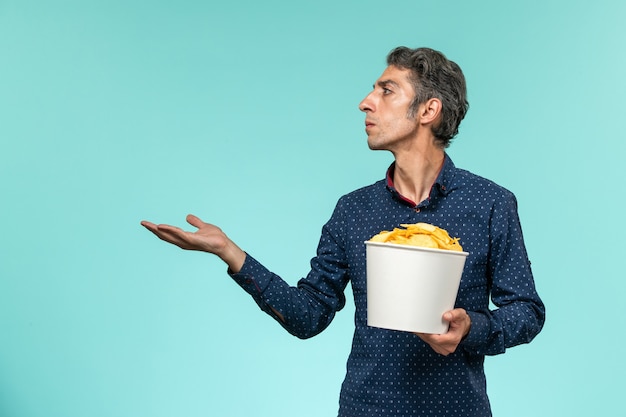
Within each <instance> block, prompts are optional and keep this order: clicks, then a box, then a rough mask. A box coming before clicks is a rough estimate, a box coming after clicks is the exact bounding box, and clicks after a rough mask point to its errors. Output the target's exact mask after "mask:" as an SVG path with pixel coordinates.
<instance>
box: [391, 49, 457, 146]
mask: <svg viewBox="0 0 626 417" xmlns="http://www.w3.org/2000/svg"><path fill="white" fill-rule="evenodd" d="M387 65H389V66H394V67H398V68H402V69H408V70H409V71H411V77H410V80H411V82H412V83H413V87H414V89H415V98H414V99H413V102H412V103H411V105H410V107H409V116H410V117H415V113H416V112H417V109H418V107H419V105H420V104H422V103H425V102H426V101H428V100H429V99H431V98H437V99H439V100H441V103H442V112H441V121H440V122H439V123H438V125H437V126H433V134H434V135H435V138H436V140H437V141H438V142H439V144H440V145H441V147H443V148H447V147H448V146H449V145H450V141H451V140H452V138H453V137H454V136H456V134H457V133H458V132H459V125H460V124H461V120H463V118H464V117H465V113H467V109H468V108H469V103H468V102H467V90H466V85H465V76H464V75H463V72H462V71H461V68H460V67H459V66H458V65H457V64H456V63H455V62H453V61H450V60H449V59H448V58H446V56H445V55H444V54H442V53H441V52H439V51H435V50H434V49H430V48H416V49H410V48H407V47H405V46H400V47H397V48H395V49H394V50H392V51H391V52H390V53H389V55H387Z"/></svg>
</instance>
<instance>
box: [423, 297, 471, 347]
mask: <svg viewBox="0 0 626 417" xmlns="http://www.w3.org/2000/svg"><path fill="white" fill-rule="evenodd" d="M443 319H444V320H445V321H447V322H449V323H450V327H449V328H448V333H444V334H428V333H415V334H416V335H417V336H419V337H420V339H422V340H423V341H424V342H426V343H428V344H429V345H430V347H431V348H433V350H434V351H435V352H437V353H439V354H440V355H444V356H448V355H449V354H451V353H454V351H456V348H457V347H458V346H459V343H461V340H462V339H463V338H464V337H465V336H466V335H467V334H468V333H469V331H470V327H471V325H472V321H471V320H470V316H469V315H468V314H467V312H466V311H465V310H464V309H462V308H455V309H454V310H450V311H447V312H445V313H444V314H443Z"/></svg>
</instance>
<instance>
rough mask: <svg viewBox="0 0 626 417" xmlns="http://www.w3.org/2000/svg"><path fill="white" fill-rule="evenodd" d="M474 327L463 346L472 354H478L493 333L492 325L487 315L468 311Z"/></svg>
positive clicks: (471, 328) (464, 340)
mask: <svg viewBox="0 0 626 417" xmlns="http://www.w3.org/2000/svg"><path fill="white" fill-rule="evenodd" d="M467 314H468V315H469V316H470V320H471V321H472V325H471V327H470V331H469V333H468V334H467V336H465V338H464V339H463V342H461V343H462V346H463V348H465V349H466V350H468V351H470V352H476V351H478V350H479V349H480V348H481V347H483V346H484V345H485V342H486V341H487V340H488V339H489V334H490V331H491V323H490V322H489V317H487V316H486V315H485V314H482V313H479V312H476V311H468V312H467Z"/></svg>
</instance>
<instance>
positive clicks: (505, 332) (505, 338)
mask: <svg viewBox="0 0 626 417" xmlns="http://www.w3.org/2000/svg"><path fill="white" fill-rule="evenodd" d="M393 168H394V167H393V165H392V167H390V171H389V172H388V176H387V180H381V181H378V182H376V183H375V184H372V185H370V186H368V187H364V188H362V189H359V190H356V191H354V192H352V193H350V194H348V195H346V196H343V197H342V198H341V199H340V200H339V202H338V203H337V206H336V208H335V210H334V212H333V215H332V217H331V219H330V220H329V221H328V223H327V224H326V225H324V227H323V229H322V236H321V239H320V242H319V246H318V252H317V256H316V257H315V258H313V259H312V261H311V272H310V273H309V274H308V275H307V277H306V278H304V279H301V280H300V281H299V282H298V285H297V286H296V287H291V286H289V285H288V284H287V283H286V282H285V281H284V280H282V279H281V278H280V277H278V276H277V275H275V274H273V273H271V272H270V271H269V270H267V269H266V268H265V267H264V266H262V265H261V264H260V263H259V262H257V261H256V260H255V259H254V258H253V257H252V256H250V255H248V256H247V258H246V262H245V264H244V266H243V268H242V270H241V271H240V273H238V274H233V275H232V277H233V279H234V280H235V281H236V282H237V283H238V284H239V285H241V286H242V288H244V290H246V291H247V292H248V293H249V294H251V295H252V296H253V298H254V299H255V301H256V302H257V304H258V305H259V307H261V309H262V310H264V311H266V312H267V313H268V314H270V315H271V316H273V317H275V318H277V316H276V314H275V313H274V312H273V311H272V309H271V308H270V307H269V306H270V305H271V306H272V307H273V308H274V309H275V310H276V311H278V312H280V314H281V315H282V316H283V317H284V319H285V322H281V321H280V320H278V321H279V322H280V323H281V325H282V326H283V327H284V328H285V329H287V330H288V331H289V332H290V333H292V334H293V335H295V336H297V337H300V338H307V337H312V336H314V335H316V334H318V333H319V332H321V331H322V330H324V329H325V328H326V327H327V326H328V325H329V324H330V322H331V320H332V319H333V317H334V314H335V312H337V311H339V310H341V309H342V308H343V306H344V305H345V302H346V300H345V295H344V291H345V288H346V286H347V285H348V283H350V284H351V287H352V293H353V296H354V303H355V306H356V312H355V332H354V338H353V344H352V351H351V353H350V356H349V358H348V363H347V373H346V377H345V380H344V382H343V385H342V389H341V394H340V401H339V403H340V408H339V416H345V417H348V416H359V417H363V416H376V417H382V416H426V415H428V416H433V415H434V416H443V415H446V416H459V417H461V416H462V417H473V416H476V417H479V416H480V417H482V416H490V415H491V411H490V406H489V400H488V398H487V393H486V383H485V375H484V371H483V362H484V355H494V354H499V353H502V352H504V351H505V349H506V348H508V347H511V346H515V345H518V344H521V343H527V342H529V341H530V340H532V339H533V338H534V337H535V336H536V335H537V334H538V333H539V331H540V330H541V328H542V326H543V322H544V319H545V308H544V305H543V303H542V301H541V300H540V298H539V296H538V295H537V293H536V291H535V285H534V281H533V276H532V272H531V269H530V262H529V261H528V258H527V254H526V249H525V247H524V242H523V237H522V231H521V227H520V224H519V219H518V215H517V203H516V200H515V197H514V196H513V194H512V193H510V192H509V191H507V190H506V189H504V188H502V187H500V186H498V185H496V184H494V183H493V182H491V181H489V180H486V179H484V178H481V177H479V176H476V175H474V174H471V173H469V172H467V171H464V170H461V169H458V168H456V167H455V166H454V164H453V163H452V161H451V160H450V158H449V157H448V156H447V155H446V160H445V163H444V167H443V169H442V171H441V173H440V175H439V177H438V179H437V181H436V183H435V185H434V186H433V188H432V190H431V193H430V197H429V198H428V199H427V200H425V201H423V202H421V203H420V204H417V205H416V204H414V203H412V202H410V201H408V200H406V199H404V198H402V196H400V195H398V193H397V192H396V191H395V189H394V188H393V184H392V183H391V180H390V178H392V176H391V172H392V170H393ZM415 222H428V223H432V224H435V225H437V226H439V227H442V228H444V229H446V230H448V232H449V233H450V235H452V236H458V237H460V238H461V243H462V245H463V249H464V250H465V251H467V252H469V253H470V255H469V256H468V258H467V261H466V265H465V269H464V272H463V277H462V279H461V287H460V290H459V294H458V297H457V302H456V306H457V307H461V308H464V309H466V310H467V311H468V314H469V315H470V317H471V319H472V327H471V331H470V333H469V335H468V336H467V337H466V338H465V339H464V341H463V342H462V344H461V346H460V348H459V349H457V351H456V352H455V353H453V354H452V355H449V356H447V357H444V356H441V355H438V354H437V353H435V352H434V351H433V350H432V349H431V348H430V347H429V346H428V345H426V344H425V343H424V342H422V341H421V339H419V338H418V337H416V336H415V335H413V334H411V333H407V332H399V331H392V330H384V329H377V328H372V327H368V326H367V305H366V281H365V279H366V277H365V245H364V243H363V242H364V241H365V240H367V239H369V238H370V237H371V236H373V235H374V234H376V233H378V232H380V231H381V230H389V229H391V228H393V227H397V226H398V225H400V224H401V223H415ZM490 297H491V300H492V302H493V304H494V305H495V306H496V307H497V308H496V309H495V310H493V311H490V310H489V299H490Z"/></svg>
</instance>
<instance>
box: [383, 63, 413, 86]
mask: <svg viewBox="0 0 626 417" xmlns="http://www.w3.org/2000/svg"><path fill="white" fill-rule="evenodd" d="M410 75H411V71H409V70H408V69H405V68H398V67H396V66H393V65H390V66H388V67H387V68H385V71H383V73H382V74H381V75H380V77H378V80H376V85H387V84H392V85H397V86H402V85H403V84H410V82H411V81H410Z"/></svg>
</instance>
